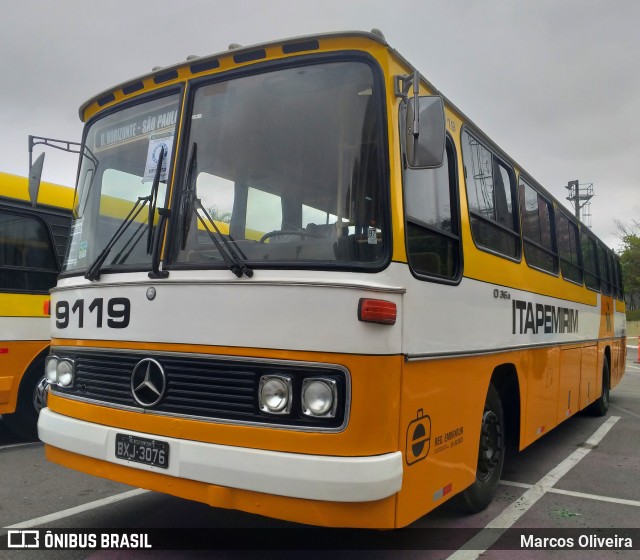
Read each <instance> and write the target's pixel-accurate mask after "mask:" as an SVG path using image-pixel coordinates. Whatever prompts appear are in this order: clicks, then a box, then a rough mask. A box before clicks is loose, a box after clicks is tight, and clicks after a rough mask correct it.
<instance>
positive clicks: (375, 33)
mask: <svg viewBox="0 0 640 560" xmlns="http://www.w3.org/2000/svg"><path fill="white" fill-rule="evenodd" d="M371 34H372V35H377V36H378V37H380V39H382V40H383V41H386V40H387V39H386V38H385V36H384V33H383V32H382V31H380V30H379V29H378V28H377V27H374V28H373V29H372V30H371Z"/></svg>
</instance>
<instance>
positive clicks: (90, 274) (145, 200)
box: [84, 148, 164, 280]
mask: <svg viewBox="0 0 640 560" xmlns="http://www.w3.org/2000/svg"><path fill="white" fill-rule="evenodd" d="M163 156H164V148H162V149H161V150H160V155H159V156H158V167H157V168H156V174H155V176H154V177H153V183H152V184H151V192H150V193H149V195H148V196H141V197H139V198H138V200H136V203H135V204H134V205H133V208H132V209H131V210H130V212H129V214H127V217H126V218H125V219H124V220H123V221H122V223H121V224H120V225H119V226H118V229H117V230H116V231H115V232H114V234H113V235H112V236H111V239H109V241H108V243H107V244H106V245H105V247H104V249H102V251H101V252H100V254H99V255H98V258H96V260H95V261H93V263H91V266H90V267H89V268H88V270H87V272H86V274H85V275H84V277H85V278H86V279H87V280H99V279H100V269H101V268H102V265H103V264H104V261H106V260H107V257H108V256H109V253H110V252H111V250H112V249H113V247H114V246H115V244H116V243H117V242H118V240H119V239H120V238H121V237H122V235H123V234H124V232H125V231H127V228H128V227H129V226H130V225H131V223H132V222H133V221H134V220H135V219H136V218H137V217H138V214H140V212H142V209H143V208H144V207H145V206H146V205H147V204H149V218H148V224H147V227H148V230H147V236H148V237H147V254H149V253H150V252H151V246H152V239H151V238H152V231H153V216H154V213H155V207H156V199H157V197H158V186H159V184H160V174H161V173H162V160H163ZM132 249H133V248H132ZM129 252H131V251H129Z"/></svg>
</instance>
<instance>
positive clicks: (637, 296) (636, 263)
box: [616, 220, 640, 309]
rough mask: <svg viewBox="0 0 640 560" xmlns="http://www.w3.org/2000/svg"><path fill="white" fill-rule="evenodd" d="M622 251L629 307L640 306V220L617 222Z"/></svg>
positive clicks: (621, 256) (621, 257)
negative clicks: (628, 223) (629, 223)
mask: <svg viewBox="0 0 640 560" xmlns="http://www.w3.org/2000/svg"><path fill="white" fill-rule="evenodd" d="M616 225H617V226H618V233H619V235H620V241H622V251H621V252H620V264H621V265H622V279H623V281H624V288H625V292H626V293H627V294H628V295H629V296H630V301H629V304H630V305H629V308H630V309H635V308H637V307H640V221H638V220H633V222H632V223H631V225H630V226H629V225H626V224H624V223H622V222H620V221H617V222H616Z"/></svg>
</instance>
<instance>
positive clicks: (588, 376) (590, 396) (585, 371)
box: [580, 344, 598, 410]
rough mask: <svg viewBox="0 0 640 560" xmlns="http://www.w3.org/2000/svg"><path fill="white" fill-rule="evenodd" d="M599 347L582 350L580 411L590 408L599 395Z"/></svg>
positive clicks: (592, 346)
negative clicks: (597, 390) (597, 391)
mask: <svg viewBox="0 0 640 560" xmlns="http://www.w3.org/2000/svg"><path fill="white" fill-rule="evenodd" d="M597 387H598V347H597V345H595V344H592V345H590V346H585V347H584V348H582V368H581V370H580V409H581V410H582V409H583V408H585V407H587V406H589V405H590V404H591V403H592V402H594V401H595V400H596V399H597V398H598V395H597V393H596V388H597Z"/></svg>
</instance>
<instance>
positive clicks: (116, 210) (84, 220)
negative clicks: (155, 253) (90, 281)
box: [64, 95, 179, 271]
mask: <svg viewBox="0 0 640 560" xmlns="http://www.w3.org/2000/svg"><path fill="white" fill-rule="evenodd" d="M178 103H179V96H178V95H172V96H167V97H163V98H160V99H154V100H152V101H148V102H146V103H142V104H138V105H136V106H134V107H128V108H126V109H123V110H122V111H119V112H116V113H111V114H108V115H107V116H105V117H103V118H101V119H99V120H97V121H94V122H93V123H91V124H90V125H89V127H88V129H87V132H86V136H85V142H84V150H83V154H82V160H81V165H80V174H79V179H78V188H77V192H76V199H75V203H74V208H73V212H74V223H73V226H72V229H71V242H70V244H69V249H68V252H67V258H66V259H65V263H64V270H65V271H75V270H83V269H86V268H87V267H88V266H90V265H91V263H92V262H94V261H95V259H96V258H97V257H98V255H100V252H101V251H102V250H103V249H104V248H105V246H106V245H107V244H108V243H109V241H110V240H111V239H112V238H113V235H114V233H115V232H116V230H117V229H118V228H119V227H120V225H121V224H122V222H123V220H124V219H125V218H126V217H127V214H128V213H129V211H130V210H131V209H132V207H133V206H134V204H135V203H136V201H138V199H139V198H141V197H147V196H149V195H150V192H151V186H152V184H153V180H154V177H155V175H156V167H157V165H156V164H157V162H158V158H159V155H160V153H161V151H162V150H164V152H163V157H162V161H163V163H162V169H161V173H160V189H159V192H158V197H157V200H158V204H160V205H162V204H163V203H164V200H165V193H166V182H167V177H168V176H169V164H170V163H171V152H172V150H173V144H174V137H175V131H176V122H177V117H178ZM147 223H148V212H147V211H146V208H145V211H143V212H141V213H140V214H139V215H138V216H137V217H136V219H135V220H134V221H133V223H131V224H130V226H129V227H128V228H127V230H126V231H125V232H124V233H123V235H122V236H121V237H120V238H119V239H118V241H117V243H115V245H114V246H113V249H112V250H111V252H110V253H109V255H108V257H107V259H106V260H105V263H104V265H105V266H111V267H113V266H124V267H134V268H145V267H148V266H149V263H150V261H151V257H150V255H149V254H147V230H148V228H147Z"/></svg>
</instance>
